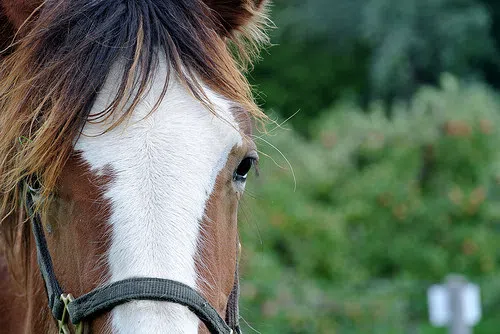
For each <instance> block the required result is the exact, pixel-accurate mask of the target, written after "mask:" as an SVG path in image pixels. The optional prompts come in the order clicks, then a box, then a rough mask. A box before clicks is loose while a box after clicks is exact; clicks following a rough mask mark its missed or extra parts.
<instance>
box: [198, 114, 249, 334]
mask: <svg viewBox="0 0 500 334" xmlns="http://www.w3.org/2000/svg"><path fill="white" fill-rule="evenodd" d="M233 115H234V117H235V119H237V120H238V124H239V126H240V129H241V130H242V132H243V133H244V134H245V136H246V137H245V138H247V139H246V140H245V141H244V145H242V146H241V147H238V148H233V150H232V151H231V153H230V155H229V159H228V161H227V163H226V166H225V167H224V168H223V169H222V171H221V172H220V173H219V175H218V176H217V179H216V182H215V187H214V190H213V192H212V194H211V195H210V198H209V200H208V202H207V205H206V208H205V216H204V218H203V221H202V223H201V237H200V240H199V244H198V254H197V259H196V269H197V272H198V273H199V277H203V278H204V280H203V281H200V282H198V286H200V287H201V288H202V292H203V294H204V296H205V298H206V299H207V300H208V301H209V302H210V304H211V305H213V306H214V307H215V308H216V309H217V310H218V311H219V314H220V315H221V316H222V317H224V316H225V312H226V305H227V301H228V298H229V295H230V293H231V290H232V288H233V285H234V272H235V270H236V258H237V256H238V254H237V253H238V249H237V244H238V224H237V212H238V202H239V200H240V198H241V196H242V194H241V193H240V192H239V191H238V189H236V188H235V185H234V181H233V171H234V170H235V169H236V168H237V166H238V164H239V163H240V162H241V160H243V159H244V158H245V157H246V155H247V154H248V152H249V151H252V150H256V148H255V144H254V143H253V141H251V140H250V139H249V138H251V136H252V133H251V131H252V127H251V121H250V117H249V116H248V114H247V113H246V112H245V111H244V110H242V109H240V108H235V109H234V110H233ZM200 333H208V332H206V328H205V327H204V326H203V325H200Z"/></svg>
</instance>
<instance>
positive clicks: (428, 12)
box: [251, 0, 500, 136]
mask: <svg viewBox="0 0 500 334" xmlns="http://www.w3.org/2000/svg"><path fill="white" fill-rule="evenodd" d="M272 13H273V20H274V21H275V23H276V25H277V27H278V29H274V30H272V31H271V37H272V38H271V40H272V42H273V43H274V44H275V46H274V47H271V48H270V49H269V50H268V52H267V53H264V55H263V58H264V59H265V60H264V61H262V62H261V63H260V64H257V66H256V68H255V71H254V72H253V74H252V78H251V81H252V83H254V84H255V85H256V87H257V89H256V90H257V91H259V92H262V98H261V103H262V104H264V106H265V107H266V109H272V110H274V111H276V112H278V113H280V114H281V115H283V116H284V117H285V118H286V117H288V116H290V115H292V114H294V113H295V112H297V111H298V110H300V112H299V113H298V115H297V116H296V117H294V118H293V119H292V123H293V125H294V126H295V129H296V130H297V131H299V133H301V134H302V135H305V136H309V135H310V133H309V124H310V122H311V121H312V120H314V119H315V118H316V117H317V116H319V115H321V114H322V113H324V112H326V111H327V110H328V111H331V109H329V107H330V106H331V105H332V103H333V101H337V100H339V99H342V98H345V97H346V96H349V97H351V98H352V99H354V100H356V101H357V102H360V103H361V104H362V105H363V106H367V104H368V103H369V101H371V100H372V99H374V98H376V99H380V98H382V99H384V100H386V101H393V100H398V99H400V98H404V99H408V98H410V97H411V96H412V95H413V93H414V92H415V91H416V89H418V87H419V86H420V85H422V84H437V82H438V80H439V75H440V73H443V72H450V73H453V74H455V75H457V76H459V77H461V78H469V79H483V78H484V79H486V80H488V82H489V83H492V84H495V85H496V86H497V87H500V79H499V78H500V53H499V52H498V51H499V50H498V46H499V45H500V43H499V41H500V34H499V33H498V31H500V29H499V28H498V24H499V22H500V20H498V18H499V17H500V5H499V4H498V3H497V1H494V0H483V1H479V0H336V1H331V0H310V1H299V0H288V1H284V0H275V1H274V6H273V7H272ZM494 19H496V20H497V21H494ZM495 74H496V75H495Z"/></svg>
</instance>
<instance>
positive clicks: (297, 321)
mask: <svg viewBox="0 0 500 334" xmlns="http://www.w3.org/2000/svg"><path fill="white" fill-rule="evenodd" d="M272 19H273V21H274V23H275V25H276V26H277V29H273V30H271V31H270V34H271V41H272V43H273V44H274V46H272V47H269V48H267V49H266V50H264V51H263V52H262V58H263V59H262V61H260V62H259V63H258V64H257V65H256V66H255V69H254V71H253V72H252V73H251V75H250V81H251V82H252V83H253V85H254V86H255V90H256V91H257V92H259V94H260V95H259V100H260V103H261V105H262V106H263V108H264V109H265V110H266V113H267V114H268V115H270V117H271V118H272V119H273V120H275V121H276V124H270V125H269V126H268V132H267V134H264V133H256V142H257V144H258V146H259V149H260V151H261V153H260V156H261V162H260V176H259V177H252V180H251V182H249V184H248V188H247V189H248V193H247V194H246V198H245V199H244V201H243V204H242V206H241V211H240V216H239V217H240V233H241V238H242V244H243V255H242V263H241V267H242V291H241V295H242V301H241V303H242V305H241V313H242V316H243V318H244V321H243V328H244V330H245V333H263V334H265V333H347V334H350V333H412V334H417V333H420V334H431V333H436V334H438V333H447V330H446V329H444V328H441V329H439V328H434V327H432V326H431V325H430V324H429V320H428V310H427V298H426V291H427V288H428V287H429V286H430V285H431V284H434V283H440V282H442V281H443V279H444V278H445V277H446V275H448V274H449V273H459V274H463V275H465V276H466V277H467V278H468V279H469V280H470V281H472V282H474V283H476V284H478V285H479V286H480V289H481V298H482V308H483V310H482V311H483V316H482V319H481V321H480V323H479V324H478V325H477V326H476V327H475V328H474V333H475V334H486V333H488V334H494V333H500V247H499V242H500V129H499V126H500V94H499V91H498V88H499V87H500V2H499V1H497V0H308V1H299V0H287V1H284V0H274V5H273V6H272Z"/></svg>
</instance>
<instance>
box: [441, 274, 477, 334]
mask: <svg viewBox="0 0 500 334" xmlns="http://www.w3.org/2000/svg"><path fill="white" fill-rule="evenodd" d="M446 286H447V288H448V292H449V302H450V306H449V307H450V311H451V312H450V321H449V323H448V330H449V331H448V333H449V334H472V329H471V327H470V326H469V325H467V323H466V320H465V312H464V311H465V310H464V301H463V295H464V291H465V288H466V286H467V280H466V279H465V278H464V277H463V276H460V275H450V276H448V278H447V280H446Z"/></svg>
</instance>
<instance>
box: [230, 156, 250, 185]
mask: <svg viewBox="0 0 500 334" xmlns="http://www.w3.org/2000/svg"><path fill="white" fill-rule="evenodd" d="M254 163H255V158H251V157H247V158H245V159H243V160H242V161H241V162H240V165H239V166H238V168H236V170H235V171H234V177H233V179H234V180H235V181H240V182H245V181H246V179H247V176H248V172H249V171H250V169H251V168H252V166H253V164H254Z"/></svg>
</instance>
